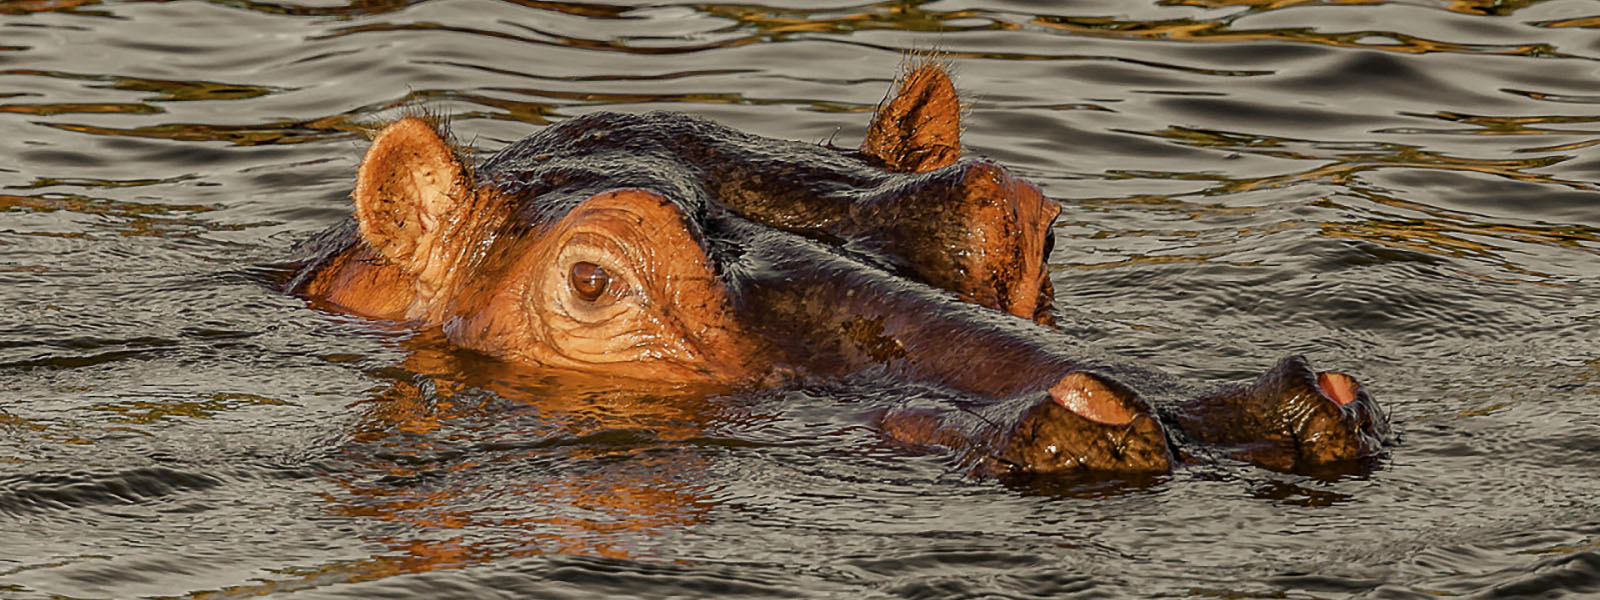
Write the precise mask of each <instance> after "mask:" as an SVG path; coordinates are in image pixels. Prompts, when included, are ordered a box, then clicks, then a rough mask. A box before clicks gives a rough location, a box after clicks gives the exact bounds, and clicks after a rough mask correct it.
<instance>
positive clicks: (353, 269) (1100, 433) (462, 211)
mask: <svg viewBox="0 0 1600 600" xmlns="http://www.w3.org/2000/svg"><path fill="white" fill-rule="evenodd" d="M958 119H959V105H958V102H957V99H956V96H955V93H954V90H953V88H952V87H951V85H950V82H949V79H948V78H947V77H946V76H945V74H944V73H943V71H941V70H940V69H939V68H938V67H935V66H928V67H923V68H921V69H918V70H916V71H915V72H913V73H911V74H909V75H908V76H907V77H906V78H905V79H904V80H903V81H902V83H901V86H900V90H899V93H898V95H897V96H896V97H895V98H894V99H893V100H892V101H890V102H889V103H888V104H887V105H886V106H884V107H883V108H882V109H881V110H880V111H879V112H878V114H877V116H876V117H875V119H874V121H873V124H872V127H871V129H870V130H869V132H868V135H867V139H866V141H865V142H864V143H863V145H862V147H861V149H860V150H859V151H843V150H839V149H835V148H831V147H825V146H818V145H812V144H805V143H799V142H789V141H782V140H774V139H768V138H762V137H757V136H753V135H748V134H744V133H740V132H738V131H733V130H730V129H727V128H724V127H721V126H719V125H716V124H713V123H710V122H707V121H703V120H699V119H695V118H691V117H686V116H682V115H676V114H664V113H653V114H648V115H642V116H637V115H622V114H608V113H602V114H594V115H589V116H584V117H580V118H576V119H572V120H569V121H566V122H563V123H560V124H557V125H553V126H550V127H548V128H546V129H544V130H543V131H541V132H539V133H538V134H536V135H533V136H531V137H528V138H526V139H524V140H521V141H519V142H517V143H514V144H512V145H511V146H509V147H507V148H506V149H504V150H502V151H501V152H500V153H499V154H496V155H495V156H493V157H491V158H490V159H488V160H487V161H486V162H484V163H483V164H481V165H479V166H477V167H476V168H468V167H467V166H465V165H463V163H462V162H461V161H460V160H459V159H458V158H457V157H456V155H455V154H454V153H453V152H452V151H451V149H450V147H449V146H448V145H447V144H446V142H445V141H444V140H443V139H442V138H441V136H440V135H439V134H438V133H437V132H436V131H435V129H434V128H433V127H431V126H430V125H428V124H426V123H425V122H424V121H422V120H419V119H415V118H408V119H403V120H401V121H399V122H397V123H395V124H393V125H390V126H389V127H388V128H386V129H385V130H384V131H383V132H382V133H381V134H379V135H378V137H377V139H376V140H375V141H374V142H373V146H372V148H371V150H369V151H368V153H367V156H366V158H365V160H363V162H362V164H361V169H360V173H359V175H358V177H357V182H356V190H355V193H354V196H355V204H356V217H357V223H358V226H355V227H352V226H349V225H348V224H347V225H346V226H343V227H339V228H335V229H334V230H332V231H330V232H328V233H326V234H324V236H323V237H322V238H319V239H318V240H317V245H318V246H319V247H320V248H322V250H321V251H320V252H319V253H318V255H317V257H316V258H315V259H314V260H313V261H312V262H310V263H309V264H307V265H306V266H305V267H304V268H303V269H302V270H301V271H300V273H299V274H298V276H297V277H296V278H295V281H294V282H293V284H292V288H293V290H294V291H295V292H296V293H299V294H302V295H305V296H308V297H310V298H312V299H314V300H316V301H317V302H318V303H319V304H320V305H322V306H327V307H331V308H336V309H338V310H342V311H347V312H351V313H356V314H360V315H364V316H368V317H373V318H380V319H392V320H404V321H411V322H416V323H418V324H420V325H421V326H423V327H429V328H439V329H440V330H441V331H442V332H443V334H444V335H445V336H446V337H447V338H448V339H450V340H451V341H452V342H453V343H455V344H457V345H459V346H462V347H465V348H469V349H472V350H476V351H479V352H482V353H484V354H488V355H491V356H494V357H497V358H500V359H502V360H504V361H507V362H511V363H525V364H528V365H536V366H540V367H548V368H557V369H566V370H577V371H583V372H588V373H595V374H603V375H609V376H618V377H624V378H628V379H630V380H635V381H638V382H639V385H640V386H641V387H645V386H649V385H651V384H653V383H654V384H658V383H668V384H678V383H716V384H730V385H745V384H755V383H759V382H762V381H767V380H770V378H771V377H770V376H771V375H772V374H773V373H776V372H780V371H781V372H790V371H792V372H798V373H805V374H811V375H818V376H832V375H842V374H847V373H859V372H868V373H872V374H875V375H876V374H881V375H882V377H883V378H884V379H886V380H888V381H903V382H916V383H922V384H934V385H939V386H944V387H947V388H949V389H952V390H954V391H956V392H959V394H960V397H961V398H964V399H963V400H959V401H940V402H933V401H916V400H913V401H908V402H907V403H906V404H903V405H899V406H890V407H883V408H884V410H883V412H882V416H881V420H880V422H879V425H880V427H881V428H882V430H883V431H884V432H885V433H886V434H887V435H889V436H890V437H892V438H895V439H898V440H903V441H907V442H911V443H930V444H940V445H947V446H951V447H955V448H959V449H964V450H970V451H972V452H974V453H976V456H980V457H982V460H981V461H980V462H981V464H982V465H983V466H982V469H983V470H984V471H986V472H990V473H997V474H1004V473H1046V472H1068V471H1099V472H1161V471H1166V470H1168V469H1170V468H1171V467H1172V464H1173V462H1174V460H1175V454H1174V451H1173V450H1174V448H1173V447H1172V445H1171V444H1172V443H1175V442H1176V443H1182V444H1187V443H1188V442H1201V443H1205V444H1210V445H1215V446H1220V447H1221V448H1222V449H1223V450H1225V451H1228V452H1231V453H1232V454H1233V455H1234V456H1236V457H1239V458H1243V459H1245V460H1249V461H1251V462H1254V463H1256V464H1259V465H1262V466H1265V467H1267V468H1272V469H1279V470H1294V471H1320V470H1324V469H1327V468H1338V467H1341V466H1350V465H1355V464H1358V461H1359V460H1360V459H1363V458H1367V457H1370V456H1372V455H1374V454H1375V453H1376V452H1377V451H1378V448H1379V446H1380V445H1381V444H1382V442H1383V439H1384V438H1385V437H1386V436H1387V429H1388V427H1387V423H1386V422H1385V421H1384V417H1383V415H1382V414H1381V412H1379V411H1378V410H1377V408H1376V406H1375V405H1374V404H1373V402H1372V400H1371V398H1369V397H1368V396H1367V394H1366V393H1365V392H1364V391H1363V390H1362V388H1361V386H1360V385H1358V384H1357V383H1356V382H1355V381H1354V380H1353V379H1351V378H1350V377H1348V376H1346V375H1343V374H1340V373H1334V372H1325V373H1320V374H1319V373H1317V372H1315V371H1313V370H1311V369H1310V368H1309V367H1308V366H1307V364H1306V363H1305V361H1304V360H1302V359H1300V358H1298V357H1292V358H1288V359H1285V360H1283V361H1281V362H1279V363H1278V365H1277V366H1275V367H1274V368H1272V369H1271V370H1270V371H1268V372H1267V373H1266V374H1265V375H1263V376H1261V377H1260V378H1259V379H1257V380H1256V381H1255V382H1254V383H1253V384H1251V385H1248V386H1243V387H1238V388H1231V389H1226V390H1223V391H1218V392H1204V391H1200V390H1198V389H1196V387H1195V386H1192V385H1190V384H1187V383H1185V382H1181V381H1177V380H1174V379H1173V378H1170V377H1167V376H1164V375H1162V374H1160V373H1157V372H1153V371H1150V370H1146V369H1141V368H1138V367H1134V366H1131V365H1129V364H1127V362H1126V361H1116V360H1110V359H1108V358H1106V357H1102V356H1099V355H1097V354H1095V353H1094V352H1092V351H1090V350H1086V349H1084V348H1082V347H1081V346H1080V345H1079V344H1078V343H1077V342H1076V341H1075V340H1073V339H1072V338H1070V337H1068V336H1066V335H1064V334H1063V333H1061V332H1059V331H1057V330H1056V329H1054V328H1053V327H1051V326H1050V321H1051V312H1050V311H1051V306H1050V305H1051V297H1052V291H1051V286H1050V280H1049V277H1048V273H1047V272H1046V267H1045V259H1046V257H1047V255H1048V254H1049V251H1050V245H1051V242H1052V235H1051V231H1050V226H1051V222H1052V221H1053V220H1054V218H1055V216H1056V215H1057V214H1058V213H1059V212H1060V210H1061V209H1060V207H1059V206H1058V205H1057V204H1056V203H1055V202H1053V201H1051V200H1048V199H1046V198H1044V197H1043V196H1042V195H1041V194H1040V192H1039V190H1038V188H1036V187H1034V186H1033V185H1032V184H1029V183H1027V182H1025V181H1022V180H1020V179H1017V178H1015V177H1013V176H1012V175H1010V174H1009V173H1007V172H1006V170H1005V169H1003V168H1001V167H999V166H997V165H995V164H994V163H990V162H986V161H979V160H958V155H959V153H960V145H959V141H958V136H959V124H958ZM1179 456H1181V454H1180V455H1179Z"/></svg>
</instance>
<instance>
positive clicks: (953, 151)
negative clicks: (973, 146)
mask: <svg viewBox="0 0 1600 600" xmlns="http://www.w3.org/2000/svg"><path fill="white" fill-rule="evenodd" d="M861 153H862V154H866V155H868V156H871V157H873V158H876V159H878V160H880V161H883V164H884V165H885V166H886V167H887V168H888V169H889V170H891V171H902V172H910V173H918V172H922V171H931V170H934V169H937V168H939V167H944V166H947V165H950V164H952V163H954V162H956V158H957V157H959V156H960V155H961V100H960V99H959V98H957V97H956V88H955V86H954V85H953V84H951V83H950V76H949V75H946V74H945V72H944V68H943V67H941V66H939V65H938V64H927V65H923V66H922V67H920V68H917V69H915V70H913V71H911V72H910V73H908V74H906V75H905V76H904V77H901V78H900V89H899V90H898V91H897V92H896V93H895V95H894V99H893V100H890V101H889V103H888V104H885V105H883V106H881V107H879V108H878V114H877V115H875V116H873V118H872V126H871V128H869V129H868V130H867V137H866V139H864V140H862V141H861Z"/></svg>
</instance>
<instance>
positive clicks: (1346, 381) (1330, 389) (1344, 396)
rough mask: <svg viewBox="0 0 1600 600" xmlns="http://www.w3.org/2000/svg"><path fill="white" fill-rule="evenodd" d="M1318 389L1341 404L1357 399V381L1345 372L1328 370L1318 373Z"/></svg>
mask: <svg viewBox="0 0 1600 600" xmlns="http://www.w3.org/2000/svg"><path fill="white" fill-rule="evenodd" d="M1317 389H1318V390H1320V391H1321V392H1322V395H1323V396H1327V398H1328V399H1329V400H1332V401H1333V402H1334V403H1335V404H1338V405H1339V406H1344V405H1346V404H1349V403H1351V402H1355V400H1356V381H1355V380H1354V379H1352V378H1351V377H1350V376H1349V375H1345V374H1344V373H1339V372H1336V371H1326V372H1323V373H1321V374H1319V375H1317Z"/></svg>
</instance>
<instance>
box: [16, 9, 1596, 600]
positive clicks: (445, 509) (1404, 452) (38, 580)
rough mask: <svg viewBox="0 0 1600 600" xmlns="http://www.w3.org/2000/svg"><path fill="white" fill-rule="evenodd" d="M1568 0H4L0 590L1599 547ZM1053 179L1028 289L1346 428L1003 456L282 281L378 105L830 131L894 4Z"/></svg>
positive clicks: (954, 574)
mask: <svg viewBox="0 0 1600 600" xmlns="http://www.w3.org/2000/svg"><path fill="white" fill-rule="evenodd" d="M1597 28H1600V5H1596V4H1594V3H1592V2H1587V1H1584V0H1548V1H1543V2H1540V1H1537V0H1534V1H1515V2H1513V1H1505V0H1501V1H1476V0H1450V1H1446V0H1414V1H1410V2H1384V1H1379V0H1375V1H1372V2H1363V3H1350V4H1346V3H1340V2H1310V1H1308V2H1297V1H1270V0H1165V1H1162V2H1139V3H1134V2H1125V1H1110V0H1103V1H1099V2H1093V1H1083V2H1072V3H1052V2H1034V1H1024V0H1015V1H1010V2H1000V1H992V2H934V3H916V2H889V3H882V4H852V3H846V2H815V3H812V2H792V3H791V4H790V5H786V6H785V5H778V6H764V5H760V4H756V3H745V4H735V5H707V4H672V3H656V4H643V5H640V6H637V7H634V6H627V5H623V4H614V5H613V4H581V3H576V2H544V1H537V0H517V1H513V2H490V1H487V0H455V1H451V2H443V1H432V2H426V1H419V2H383V1H373V2H369V1H357V2H353V3H351V4H348V5H341V4H337V3H334V2H312V3H307V4H291V3H274V2H259V1H254V0H216V1H212V2H197V1H181V2H99V1H96V0H0V156H3V157H5V160H3V161H0V210H3V212H0V306H4V307H5V310H3V311H0V383H3V385H0V597H6V598H47V597H72V598H136V597H150V598H154V597H160V598H174V597H175V598H202V597H203V598H235V597H256V596H271V597H282V598H291V597H292V598H370V597H380V596H382V597H426V598H440V597H467V598H489V597H534V596H537V597H610V596H684V597H705V596H730V597H735V596H744V597H762V598H766V597H795V596H797V597H813V596H824V597H826V596H833V597H884V598H890V597H908V598H934V597H940V598H942V597H976V596H984V595H990V596H1002V597H1084V598H1088V597H1096V598H1103V597H1200V598H1342V597H1361V598H1432V597H1437V596H1441V595H1442V596H1463V597H1472V598H1497V597H1503V598H1518V597H1547V598H1557V597H1581V596H1584V595H1585V594H1595V593H1600V501H1597V494H1596V492H1597V491H1600V475H1597V474H1600V342H1597V340H1600V256H1597V254H1600V190H1597V185H1600V183H1597V182H1600V148H1595V146H1596V145H1600V35H1596V33H1597V32H1596V29H1597ZM926 49H938V50H940V51H942V52H944V53H945V54H947V55H948V57H949V60H950V61H951V62H952V63H953V65H954V68H955V71H956V76H957V83H958V85H959V87H960V88H961V89H962V90H963V92H964V93H965V95H966V98H967V99H968V100H969V101H970V103H971V107H970V109H969V111H968V112H967V115H966V117H967V121H966V125H967V129H966V138H965V139H966V141H967V143H968V146H969V151H970V152H972V153H976V154H983V155H988V156H991V157H994V158H996V159H998V160H1000V161H1002V162H1004V163H1006V164H1007V165H1009V166H1010V167H1012V168H1013V169H1014V170H1015V171H1016V172H1018V173H1020V174H1022V175H1024V176H1026V177H1028V178H1031V179H1032V180H1034V181H1036V182H1038V183H1039V184H1040V185H1041V186H1043V187H1044V188H1045V191H1046V192H1047V193H1048V194H1049V195H1050V196H1051V197H1053V198H1056V199H1058V200H1060V201H1061V202H1062V203H1063V204H1064V206H1065V211H1064V212H1063V214H1062V216H1061V218H1060V219H1059V221H1058V222H1057V224H1056V231H1057V235H1058V238H1059V239H1058V243H1057V246H1056V251H1055V253H1054V255H1053V256H1052V258H1051V265H1052V270H1053V277H1054V281H1055V285H1056V290H1057V293H1058V298H1057V305H1058V306H1060V307H1063V309H1064V310H1063V315H1062V319H1061V322H1062V326H1063V328H1064V329H1066V330H1068V331H1070V332H1072V333H1074V334H1076V335H1078V336H1081V337H1083V338H1085V339H1088V340H1092V341H1093V342H1094V343H1096V344H1098V345H1101V346H1104V347H1107V348H1111V349H1114V350H1116V351H1119V352H1122V353H1124V354H1127V355H1129V356H1131V357H1136V358H1138V359H1140V360H1143V361H1145V362H1148V363H1150V364H1151V365H1153V366H1157V367H1160V368H1163V369H1166V370H1168V371H1171V372H1174V373H1177V374H1180V375H1184V376H1189V377H1195V378H1200V379H1203V380H1206V381H1216V382H1224V381H1238V380H1242V379H1245V378H1247V377H1249V376H1251V374H1253V373H1255V372H1258V371H1259V370H1261V369H1264V368H1266V367H1267V366H1269V365H1270V364H1271V363H1272V362H1273V361H1274V360H1276V359H1277V358H1278V357H1279V356H1281V355H1284V354H1288V353H1305V354H1307V355H1309V356H1310V357H1311V358H1312V360H1313V361H1314V362H1316V363H1317V364H1319V365H1322V366H1324V367H1325V368H1339V369H1343V370H1349V371H1352V372H1355V373H1357V374H1359V376H1360V377H1361V378H1362V379H1363V380H1364V381H1366V382H1367V385H1368V386H1369V389H1371V390H1373V391H1374V392H1375V393H1376V395H1377V397H1378V398H1379V399H1380V401H1381V402H1382V403H1383V405H1384V406H1385V407H1387V408H1388V409H1389V410H1390V411H1391V412H1392V418H1393V422H1394V424H1395V427H1396V430H1397V431H1398V432H1399V434H1400V443H1399V444H1398V445H1396V446H1395V447H1394V448H1392V450H1391V451H1390V453H1389V454H1388V455H1387V456H1386V458H1385V459H1384V460H1383V461H1382V463H1381V464H1380V465H1379V467H1378V468H1377V469H1376V470H1375V471H1374V472H1372V473H1371V474H1370V475H1367V476H1359V477H1345V478H1342V479H1338V480H1332V481H1329V480H1319V479H1311V478H1306V477H1300V476H1293V475H1283V474H1276V473H1271V472H1267V471H1263V470H1259V469H1255V468H1250V467H1247V466H1242V465H1234V464H1222V465H1212V466H1202V467H1192V468H1185V469H1181V470H1179V471H1177V472H1175V473H1174V474H1172V475H1171V476H1168V477H1164V478H1161V479H1159V480H1156V481H1154V482H1148V483H1146V484H1142V485H1135V486H1120V487H1119V486H1111V487H1105V486H1098V487H1097V486H1093V485H1084V486H1064V487H1062V488H1039V487H1032V488H1023V487H1014V486H1007V485H1003V484H1001V483H997V482H994V481H987V480H975V479H971V478H968V477H966V476H964V475H963V474H962V473H961V471H960V470H959V469H957V468H956V467H955V466H954V457H952V456H949V455H945V454H940V453H937V452H935V453H916V452H909V451H907V450H905V449H902V448H897V447H894V446H893V445H889V444H885V443H884V442H883V441H882V440H880V439H879V438H878V437H877V436H876V435H875V434H874V433H873V432H872V430H871V429H870V428H869V427H867V426H866V425H867V421H866V419H865V418H864V417H863V416H862V414H863V413H864V412H865V411H866V410H867V409H868V408H870V407H871V406H873V403H874V401H875V400H876V401H881V400H882V399H883V398H884V397H885V396H889V395H894V394H902V395H903V394H919V393H932V392H926V391H924V390H918V389H893V390H885V389H882V386H876V387H875V386H872V385H867V384H865V383H864V382H852V381H841V382H837V383H836V384H834V385H830V386H825V387H819V388H799V389H772V390H767V391H763V392H759V393H754V394H748V395H743V396H738V397H731V398H729V397H719V398H703V397H697V396H695V395H694V394H692V393H687V392H686V393H685V394H684V397H682V398H648V397H647V398H639V397H630V396H628V395H625V394H617V393H615V392H614V391H610V390H606V389H604V386H596V385H593V384H592V383H582V382H570V381H552V380H548V379H547V378H540V377H537V376H529V375H524V376H518V375H517V374H514V373H509V374H508V373H506V372H504V369H501V368H499V367H498V366H497V365H494V364H485V363H484V362H483V361H482V360H478V359H473V358H471V357H468V356H463V355H461V354H459V353H452V352H450V351H448V349H446V348H442V347H441V345H440V344H439V343H438V342H437V340H434V339H432V338H431V336H429V335H427V334H426V332H423V333H418V332H415V331H411V330H408V329H406V328H404V327H401V326H395V325H389V324H382V323H373V322H368V321H364V320H362V319H358V318H353V317H349V316H341V315H335V314H326V313H321V312H317V311H315V310H312V309H310V308H308V307H307V306H306V304H305V302H303V301H301V300H299V299H296V298H291V297H285V296H282V295H280V294H277V293H275V292H274V291H273V290H272V289H271V288H270V285H269V282H270V281H271V279H272V277H273V275H274V271H273V270H272V269H271V268H270V265H271V264H273V263H274V262H275V261H278V260H281V259H282V258H283V257H284V256H285V252H286V250H287V248H289V246H291V245H292V244H293V243H294V242H295V241H297V240H300V239H303V238H305V237H307V236H309V235H311V234H313V233H314V232H317V231H319V230H321V229H323V228H324V227H326V226H328V225H330V224H331V223H334V222H335V221H337V220H338V219H340V218H342V217H343V215H345V214H348V210H349V208H348V200H347V197H346V195H347V194H348V192H349V188H350V186H351V182H352V178H353V174H354V172H355V167H356V164H357V163H356V161H357V160H358V159H359V157H360V155H361V152H362V151H363V149H364V147H365V142H364V140H363V138H362V136H361V132H362V131H363V130H364V129H365V128H366V127H368V126H369V125H370V124H373V123H381V122H382V121H384V120H385V119H390V118H393V117H395V116H398V115H401V114H404V113H406V112H407V111H415V110H419V109H425V110H428V111H433V112H436V113H443V114H448V115H450V116H452V117H453V127H454V131H455V134H456V136H457V137H458V138H459V140H460V141H461V142H462V143H464V144H467V145H470V146H471V147H474V148H477V149H479V150H484V151H492V150H494V149H497V148H499V147H501V146H503V145H505V144H507V143H509V142H511V141H513V140H516V139H518V138H520V137H522V136H525V135H527V134H529V133H531V132H534V131H537V130H538V129H539V128H540V127H542V126H544V125H545V124H547V123H550V122H554V121H559V120H561V119H566V118H571V117H573V116H575V115H580V114H584V113H586V112H590V111H596V110H622V111H644V110H652V109H671V110H681V111H686V112H690V113H694V114H697V115H701V116H705V117H709V118H712V119H716V120H718V121H721V122H724V123H726V124H729V125H732V126H735V127H739V128H742V129H746V130H750V131H754V132H757V133H761V134H765V135H769V136H775V137H782V138H789V139H801V140H807V141H819V142H820V141H828V140H833V141H834V142H835V143H838V144H841V145H851V144H854V143H856V142H857V141H859V139H860V138H861V136H862V134H863V133H864V130H865V125H866V121H867V115H868V113H869V112H870V111H871V109H872V107H873V106H874V105H875V104H876V103H877V102H878V101H879V99H880V98H882V97H883V94H884V91H885V89H886V88H887V87H888V85H889V82H890V81H891V79H892V78H893V76H894V75H895V73H896V71H897V69H898V68H899V65H901V64H902V62H903V58H902V54H903V52H905V51H907V50H926Z"/></svg>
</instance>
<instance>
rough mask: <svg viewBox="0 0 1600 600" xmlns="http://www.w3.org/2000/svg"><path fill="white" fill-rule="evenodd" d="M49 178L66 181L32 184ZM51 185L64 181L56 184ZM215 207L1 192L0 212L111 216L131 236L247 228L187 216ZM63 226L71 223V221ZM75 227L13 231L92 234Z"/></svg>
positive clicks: (97, 225) (102, 225) (119, 230)
mask: <svg viewBox="0 0 1600 600" xmlns="http://www.w3.org/2000/svg"><path fill="white" fill-rule="evenodd" d="M49 181H56V182H60V181H63V180H48V179H42V180H35V183H34V185H33V186H29V187H45V186H43V185H40V182H49ZM90 181H94V180H90ZM51 185H62V184H60V183H53V184H51ZM212 210H215V207H211V206H204V205H198V204H141V203H138V202H121V201H117V200H110V199H107V198H94V197H90V196H83V195H79V194H57V193H50V194H39V195H32V196H17V195H9V194H0V214H3V213H7V212H17V213H52V212H58V211H66V212H72V213H77V214H82V215H91V216H98V217H110V218H111V219H110V220H111V221H112V222H114V223H116V226H115V227H114V228H113V229H112V230H113V231H116V232H117V233H120V234H122V235H129V236H175V235H176V236H182V235H191V234H192V233H193V231H192V230H193V229H204V230H208V231H217V230H236V229H239V228H242V227H244V225H222V224H217V223H212V222H208V221H204V220H201V219H197V218H193V217H190V216H186V215H193V214H198V213H204V212H209V211H212ZM63 225H64V226H71V225H70V224H63ZM74 227H75V230H73V231H64V232H44V231H17V230H12V231H10V232H9V233H13V234H22V235H34V236H55V237H71V238H86V237H89V236H90V232H88V231H83V230H82V229H84V227H83V226H81V225H78V226H74ZM93 227H94V228H107V227H108V223H105V222H96V223H95V224H94V225H93Z"/></svg>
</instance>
